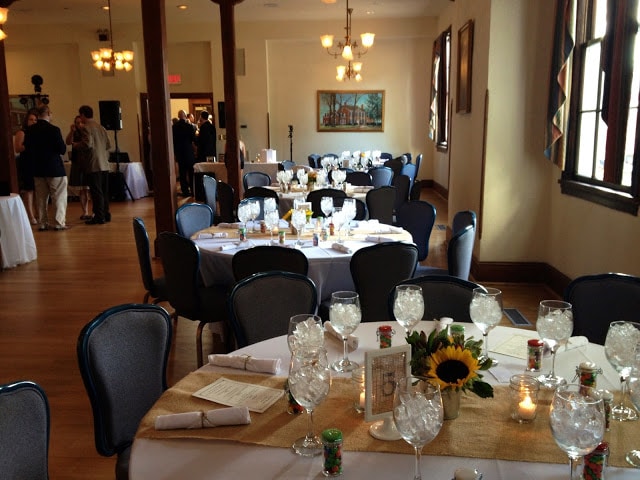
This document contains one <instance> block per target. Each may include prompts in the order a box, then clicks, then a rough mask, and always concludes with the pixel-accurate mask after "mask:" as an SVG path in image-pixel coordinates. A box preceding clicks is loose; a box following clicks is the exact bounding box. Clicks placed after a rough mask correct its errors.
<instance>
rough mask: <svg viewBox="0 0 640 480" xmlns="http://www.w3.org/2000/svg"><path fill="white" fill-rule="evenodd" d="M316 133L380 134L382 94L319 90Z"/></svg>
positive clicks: (365, 91)
mask: <svg viewBox="0 0 640 480" xmlns="http://www.w3.org/2000/svg"><path fill="white" fill-rule="evenodd" d="M317 115H318V117H317V123H318V132H383V131H384V90H352V91H343V90H318V113H317Z"/></svg>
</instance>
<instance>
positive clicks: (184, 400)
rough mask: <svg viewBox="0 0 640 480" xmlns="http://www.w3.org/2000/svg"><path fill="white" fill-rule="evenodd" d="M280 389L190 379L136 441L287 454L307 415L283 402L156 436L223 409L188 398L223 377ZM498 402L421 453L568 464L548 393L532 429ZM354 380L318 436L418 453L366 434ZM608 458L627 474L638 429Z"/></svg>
mask: <svg viewBox="0 0 640 480" xmlns="http://www.w3.org/2000/svg"><path fill="white" fill-rule="evenodd" d="M221 376H225V377H226V378H229V379H232V380H237V381H240V382H247V383H254V384H259V385H264V386H267V387H274V388H282V387H283V385H284V382H285V378H283V377H267V376H263V375H226V374H225V375H221V374H215V373H205V372H193V373H190V374H189V375H187V376H186V377H185V378H184V379H182V380H181V381H180V382H178V383H177V384H176V385H175V386H174V387H172V388H171V389H169V390H167V391H166V392H165V393H164V394H163V395H162V397H161V398H160V399H159V400H158V402H157V403H156V404H155V406H154V407H153V408H152V409H151V410H150V411H149V412H148V413H147V415H145V417H144V418H143V419H142V422H141V423H140V427H139V429H138V432H137V434H136V436H137V437H138V438H198V439H207V440H227V441H236V442H241V443H248V444H254V445H266V446H273V447H282V448H289V447H291V444H292V443H293V441H294V440H295V439H297V438H299V437H302V436H304V435H305V434H306V432H307V416H306V414H301V415H289V414H288V413H286V399H285V398H284V397H283V398H282V399H281V400H279V401H278V402H277V403H276V404H274V405H273V406H272V407H271V408H270V409H269V410H267V411H266V412H265V413H262V414H259V413H253V412H252V413H251V424H250V425H241V426H230V427H216V428H205V429H200V430H164V431H158V430H155V427H154V423H155V418H156V417H157V416H158V415H165V414H169V413H180V412H190V411H198V410H202V411H206V410H211V409H213V408H217V407H222V406H220V405H218V404H215V403H212V402H209V401H207V400H202V399H199V398H196V397H193V396H192V395H191V394H192V393H193V392H195V391H197V390H199V389H200V388H202V387H204V386H205V385H208V384H210V383H212V382H214V381H215V380H217V379H218V378H219V377H221ZM494 390H495V397H494V398H493V399H482V398H479V397H477V396H475V395H473V394H468V395H465V394H463V395H462V400H461V409H460V416H459V417H458V418H456V419H455V420H448V421H445V422H444V425H443V427H442V430H441V431H440V433H439V434H438V436H437V437H436V438H435V440H433V441H432V442H431V443H430V444H428V445H426V446H425V448H424V449H423V453H424V454H426V455H449V456H461V457H471V458H495V459H501V460H515V461H526V462H543V463H568V457H567V456H566V454H565V453H564V452H563V451H562V450H560V448H559V447H558V446H557V445H556V443H555V441H554V440H553V437H552V435H551V429H550V428H549V403H550V400H551V394H550V393H549V392H545V393H544V394H543V396H542V399H541V405H540V406H539V407H538V417H537V418H536V420H535V421H534V422H532V423H529V424H518V423H516V422H515V421H513V420H511V418H510V417H509V411H510V410H509V391H508V390H509V389H508V387H504V386H499V387H495V389H494ZM353 398H354V394H353V393H352V386H351V383H350V380H347V379H343V378H334V379H333V382H332V384H331V391H330V393H329V396H328V397H327V399H326V400H325V401H324V402H323V403H322V404H321V405H320V406H318V407H317V409H316V410H315V411H314V414H313V419H314V425H315V430H316V432H317V433H319V432H320V431H322V430H323V429H325V428H329V427H336V428H339V429H340V430H342V432H343V435H344V449H345V450H351V451H367V452H392V453H406V454H413V447H410V446H409V445H408V444H407V443H406V442H405V441H404V440H397V441H391V442H388V441H381V440H376V439H375V438H373V437H372V436H371V435H369V426H370V425H371V424H370V423H365V422H364V417H363V415H362V414H357V413H356V411H355V410H354V408H353V406H352V405H353ZM605 439H606V440H607V441H608V442H609V446H610V451H611V456H610V458H609V464H610V465H614V466H618V467H626V466H628V464H627V463H626V461H625V459H624V455H625V453H626V452H627V451H628V450H630V449H632V448H640V428H638V425H637V424H635V422H614V423H613V424H612V428H611V431H610V432H607V434H606V438H605Z"/></svg>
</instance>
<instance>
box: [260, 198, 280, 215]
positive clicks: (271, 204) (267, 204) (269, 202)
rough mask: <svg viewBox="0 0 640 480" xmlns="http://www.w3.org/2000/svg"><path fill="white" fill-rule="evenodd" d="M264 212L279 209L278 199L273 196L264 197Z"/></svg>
mask: <svg viewBox="0 0 640 480" xmlns="http://www.w3.org/2000/svg"><path fill="white" fill-rule="evenodd" d="M263 204H264V207H263V208H264V213H265V215H266V213H267V212H272V211H274V210H277V209H278V204H277V203H276V199H275V198H273V197H265V198H264V202H263Z"/></svg>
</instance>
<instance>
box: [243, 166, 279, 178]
mask: <svg viewBox="0 0 640 480" xmlns="http://www.w3.org/2000/svg"><path fill="white" fill-rule="evenodd" d="M249 172H262V173H266V174H267V175H269V177H271V182H272V183H273V182H275V181H276V177H277V175H278V164H277V163H265V162H260V163H252V162H244V170H243V171H242V173H243V174H245V173H249Z"/></svg>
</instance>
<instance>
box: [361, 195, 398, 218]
mask: <svg viewBox="0 0 640 480" xmlns="http://www.w3.org/2000/svg"><path fill="white" fill-rule="evenodd" d="M396 190H397V189H396V187H378V188H374V189H373V190H369V191H368V192H367V196H366V197H365V202H366V204H367V211H368V212H369V218H376V219H378V220H379V221H380V223H386V224H387V225H392V224H393V209H394V206H395V202H396Z"/></svg>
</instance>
